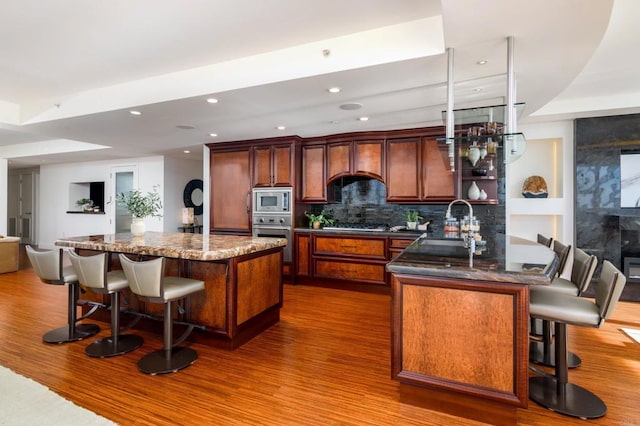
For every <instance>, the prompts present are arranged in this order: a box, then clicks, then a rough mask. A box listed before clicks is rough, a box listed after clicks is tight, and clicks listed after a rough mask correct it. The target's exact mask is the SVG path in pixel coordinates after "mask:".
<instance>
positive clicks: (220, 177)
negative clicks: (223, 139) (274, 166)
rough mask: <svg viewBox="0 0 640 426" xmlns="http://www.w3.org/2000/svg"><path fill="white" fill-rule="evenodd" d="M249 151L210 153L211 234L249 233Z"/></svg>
mask: <svg viewBox="0 0 640 426" xmlns="http://www.w3.org/2000/svg"><path fill="white" fill-rule="evenodd" d="M250 152H251V151H250V150H249V149H244V150H241V151H226V152H224V151H221V152H212V153H211V165H210V167H211V220H210V228H211V230H212V231H219V230H224V231H235V232H240V233H248V232H249V231H250V230H251V226H250V225H251V223H250V212H251V175H250V172H249V170H250V168H249V165H250Z"/></svg>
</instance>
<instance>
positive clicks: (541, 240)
mask: <svg viewBox="0 0 640 426" xmlns="http://www.w3.org/2000/svg"><path fill="white" fill-rule="evenodd" d="M537 241H538V244H542V245H545V246H547V247H549V248H552V246H553V237H547V236H545V235H542V234H538V236H537Z"/></svg>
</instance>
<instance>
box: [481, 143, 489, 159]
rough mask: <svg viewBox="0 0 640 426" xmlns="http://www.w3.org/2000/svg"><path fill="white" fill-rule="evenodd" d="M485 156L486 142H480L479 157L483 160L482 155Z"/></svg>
mask: <svg viewBox="0 0 640 426" xmlns="http://www.w3.org/2000/svg"><path fill="white" fill-rule="evenodd" d="M486 156H487V144H486V143H485V144H482V145H481V146H480V159H481V160H484V157H486Z"/></svg>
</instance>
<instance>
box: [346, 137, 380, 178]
mask: <svg viewBox="0 0 640 426" xmlns="http://www.w3.org/2000/svg"><path fill="white" fill-rule="evenodd" d="M353 151H354V156H353V157H354V158H353V160H354V161H353V172H354V173H356V174H360V175H368V176H371V177H374V178H378V179H380V180H383V179H384V163H385V161H384V141H356V142H354V145H353Z"/></svg>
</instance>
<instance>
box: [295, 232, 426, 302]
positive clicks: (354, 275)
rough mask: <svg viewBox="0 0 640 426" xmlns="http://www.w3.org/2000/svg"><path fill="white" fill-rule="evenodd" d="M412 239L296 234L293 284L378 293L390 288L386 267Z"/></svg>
mask: <svg viewBox="0 0 640 426" xmlns="http://www.w3.org/2000/svg"><path fill="white" fill-rule="evenodd" d="M413 240H414V238H411V237H408V238H406V239H403V238H389V237H386V236H360V235H351V234H350V235H344V234H329V233H324V232H323V233H321V234H320V233H312V232H304V231H302V232H296V235H295V250H296V254H297V256H296V268H295V275H296V282H299V283H310V284H319V285H322V284H331V287H344V288H349V287H353V285H355V286H356V287H357V288H355V289H359V290H364V291H366V290H367V289H368V288H370V289H371V291H380V289H381V288H387V289H388V288H389V287H390V277H389V274H388V273H387V272H386V269H385V268H386V265H387V263H388V262H389V261H390V260H391V259H392V258H393V257H395V256H396V255H397V254H398V253H399V252H401V251H402V250H403V249H404V247H407V246H408V245H409V244H411V242H412V241H413Z"/></svg>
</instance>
